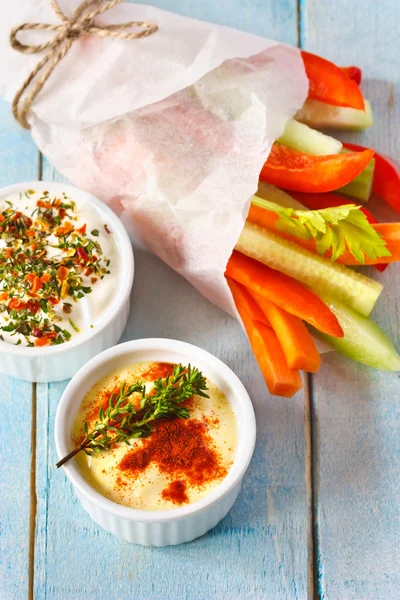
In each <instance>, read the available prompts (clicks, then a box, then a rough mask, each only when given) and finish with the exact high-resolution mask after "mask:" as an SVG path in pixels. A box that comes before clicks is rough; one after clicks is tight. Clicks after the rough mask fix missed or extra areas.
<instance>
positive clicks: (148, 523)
mask: <svg viewBox="0 0 400 600" xmlns="http://www.w3.org/2000/svg"><path fill="white" fill-rule="evenodd" d="M139 361H162V362H172V363H182V364H188V363H190V364H192V365H193V366H196V367H197V368H199V369H200V370H201V371H202V372H203V374H204V375H205V376H206V377H208V378H209V379H210V380H211V381H213V382H214V383H215V384H216V385H217V386H218V387H219V388H220V389H221V391H222V392H223V393H224V394H225V396H226V397H227V399H228V401H229V402H230V404H231V407H232V409H233V411H234V413H235V416H236V421H237V433H238V443H237V448H236V454H235V460H234V463H233V465H232V467H231V469H230V471H229V473H228V475H227V476H226V478H225V479H224V480H223V481H222V483H221V484H220V485H219V486H217V487H216V488H215V489H214V490H212V491H211V492H210V494H208V496H206V497H205V498H202V499H201V500H199V501H197V502H194V503H193V504H190V505H187V506H183V507H180V508H176V509H172V510H164V511H144V510H136V509H132V508H128V507H126V506H121V505H120V504H117V503H115V502H112V501H111V500H108V499H107V498H105V497H104V496H102V495H101V494H99V493H98V492H97V491H95V490H94V489H93V488H92V487H91V486H90V485H89V484H88V483H87V482H86V481H85V479H84V478H83V477H82V475H81V474H80V472H79V470H78V468H77V466H76V464H75V461H74V460H71V461H70V462H69V463H67V464H66V465H65V466H64V467H63V468H64V471H65V474H66V475H67V477H68V478H69V480H70V481H71V483H72V484H73V486H74V489H75V493H76V495H77V497H78V498H79V500H80V502H81V504H82V506H83V508H84V509H85V510H86V511H87V512H88V513H89V515H90V516H91V517H92V519H93V520H94V521H95V522H96V523H98V524H99V525H100V526H101V527H103V529H105V530H106V531H109V532H111V533H113V534H114V535H116V536H117V537H119V538H120V539H122V540H126V541H128V542H134V543H136V544H141V545H144V546H167V545H173V544H180V543H182V542H188V541H190V540H193V539H194V538H196V537H199V536H201V535H203V534H204V533H206V532H207V531H209V530H210V529H212V528H213V527H214V526H215V525H216V524H217V523H218V522H219V521H220V520H221V519H223V518H224V517H225V515H226V514H227V513H228V511H229V510H230V508H231V507H232V505H233V504H234V502H235V500H236V498H237V495H238V493H239V491H240V486H241V483H242V479H243V476H244V474H245V472H246V469H247V467H248V465H249V463H250V460H251V457H252V454H253V450H254V444H255V437H256V424H255V416H254V410H253V406H252V403H251V400H250V398H249V395H248V394H247V392H246V390H245V388H244V386H243V384H242V383H241V382H240V380H239V379H238V377H237V376H236V375H235V374H234V373H233V372H232V371H231V369H229V367H227V366H226V365H225V364H224V363H223V362H221V361H220V360H219V359H218V358H216V357H215V356H213V355H212V354H209V353H208V352H206V351H205V350H202V349H201V348H198V347H196V346H192V345H191V344H187V343H185V342H179V341H176V340H169V339H158V338H155V339H143V340H135V341H132V342H126V343H125V344H121V345H119V346H115V347H114V348H110V349H109V350H106V351H105V352H103V353H102V354H100V355H99V356H96V357H95V358H93V359H92V360H91V361H90V362H89V363H88V364H87V365H85V366H84V367H83V368H82V369H81V370H80V371H79V372H78V373H77V374H76V375H75V377H74V378H73V379H72V381H71V382H70V383H69V384H68V386H67V388H66V389H65V392H64V394H63V396H62V398H61V401H60V404H59V406H58V409H57V415H56V421H55V441H56V448H57V453H58V456H59V458H62V457H63V456H65V455H66V454H68V452H70V451H71V450H72V441H71V431H72V427H73V423H74V420H75V417H76V414H77V412H78V410H79V407H80V405H81V402H82V400H83V398H84V396H85V395H86V393H87V392H88V391H89V390H90V388H91V387H92V386H93V385H94V384H95V383H96V382H97V381H99V379H100V378H101V377H103V376H104V375H106V374H107V373H110V372H112V371H114V370H115V369H117V368H121V367H123V366H124V365H128V364H132V363H135V362H139ZM60 476H61V473H60Z"/></svg>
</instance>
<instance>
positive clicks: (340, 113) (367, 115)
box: [296, 100, 374, 131]
mask: <svg viewBox="0 0 400 600" xmlns="http://www.w3.org/2000/svg"><path fill="white" fill-rule="evenodd" d="M364 104H365V111H363V110H357V109H355V108H346V107H344V106H332V105H331V104H325V103H324V102H320V101H319V100H306V102H305V103H304V104H303V107H302V108H301V109H300V110H299V111H298V113H297V114H296V119H297V120H298V121H301V123H305V124H306V125H309V126H310V127H315V129H350V130H352V131H363V130H364V129H367V128H368V127H371V125H373V122H374V121H373V116H372V108H371V104H370V103H369V101H368V100H364Z"/></svg>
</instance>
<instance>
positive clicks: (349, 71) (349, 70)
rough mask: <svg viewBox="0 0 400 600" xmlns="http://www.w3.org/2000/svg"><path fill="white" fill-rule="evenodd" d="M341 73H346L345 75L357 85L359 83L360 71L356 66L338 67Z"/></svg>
mask: <svg viewBox="0 0 400 600" xmlns="http://www.w3.org/2000/svg"><path fill="white" fill-rule="evenodd" d="M340 70H341V71H343V73H346V75H347V77H348V78H349V79H351V80H352V81H355V82H356V84H357V85H360V83H361V79H362V71H361V69H359V68H358V67H355V66H351V67H341V68H340Z"/></svg>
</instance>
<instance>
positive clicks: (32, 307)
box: [26, 300, 40, 315]
mask: <svg viewBox="0 0 400 600" xmlns="http://www.w3.org/2000/svg"><path fill="white" fill-rule="evenodd" d="M26 307H27V309H28V310H29V311H30V312H31V313H32V314H33V315H36V313H38V312H39V310H40V304H39V302H37V301H36V300H28V302H27V305H26Z"/></svg>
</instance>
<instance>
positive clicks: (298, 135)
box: [278, 119, 343, 156]
mask: <svg viewBox="0 0 400 600" xmlns="http://www.w3.org/2000/svg"><path fill="white" fill-rule="evenodd" d="M278 143H279V144H283V145H284V146H289V148H294V149H295V150H299V151H300V152H304V154H313V155H316V156H318V155H321V156H324V155H326V154H339V152H340V151H341V150H342V147H343V145H342V142H339V140H335V138H333V137H331V136H329V135H325V134H324V133H321V132H320V131H316V130H315V129H312V128H311V127H308V125H305V124H304V123H300V122H299V121H296V120H295V119H289V120H288V121H287V123H286V127H285V132H284V134H283V135H281V137H280V138H279V139H278Z"/></svg>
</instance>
